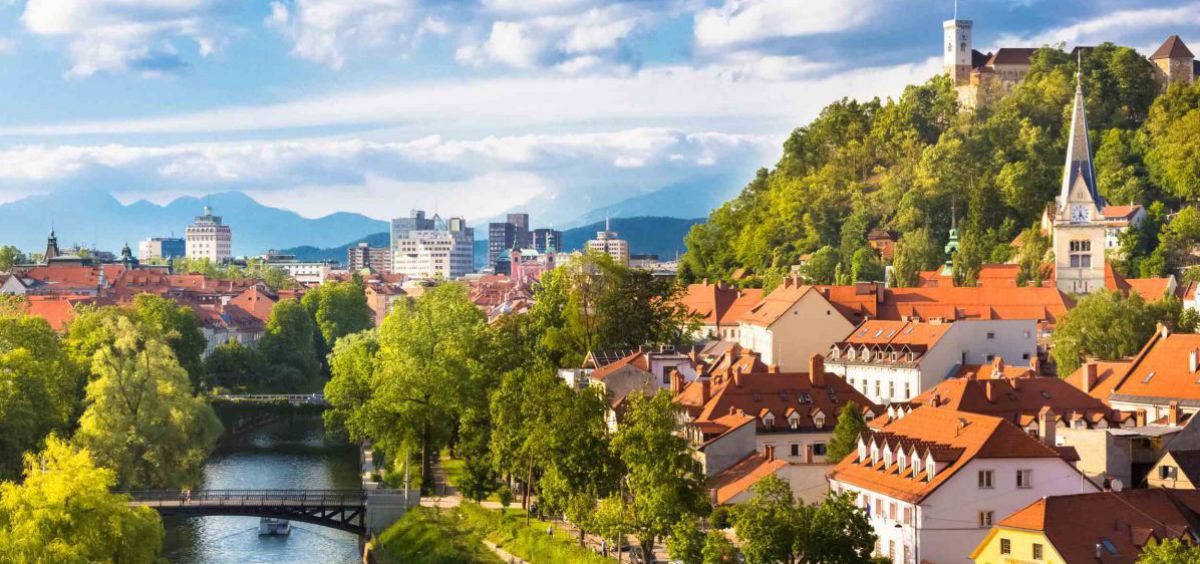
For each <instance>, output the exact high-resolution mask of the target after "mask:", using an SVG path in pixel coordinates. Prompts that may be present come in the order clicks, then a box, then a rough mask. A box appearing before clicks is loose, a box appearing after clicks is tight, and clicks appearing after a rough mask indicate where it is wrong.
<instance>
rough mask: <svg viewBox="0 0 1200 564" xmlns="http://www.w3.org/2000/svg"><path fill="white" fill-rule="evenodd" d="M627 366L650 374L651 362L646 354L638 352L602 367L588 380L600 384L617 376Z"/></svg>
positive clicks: (589, 376) (593, 372) (590, 375)
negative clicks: (610, 377) (608, 378)
mask: <svg viewBox="0 0 1200 564" xmlns="http://www.w3.org/2000/svg"><path fill="white" fill-rule="evenodd" d="M627 366H630V367H633V368H636V369H638V370H641V371H642V372H645V373H647V374H649V373H650V360H649V359H648V358H646V353H644V352H641V351H637V352H634V353H631V354H629V355H627V356H625V357H624V358H622V359H620V360H618V361H616V362H610V363H608V364H606V365H604V366H601V367H600V368H597V369H595V370H593V371H592V373H591V374H589V375H588V378H591V379H593V380H596V381H599V382H603V381H604V379H605V378H607V377H609V376H610V375H612V374H615V373H616V372H618V371H620V370H621V369H622V368H625V367H627Z"/></svg>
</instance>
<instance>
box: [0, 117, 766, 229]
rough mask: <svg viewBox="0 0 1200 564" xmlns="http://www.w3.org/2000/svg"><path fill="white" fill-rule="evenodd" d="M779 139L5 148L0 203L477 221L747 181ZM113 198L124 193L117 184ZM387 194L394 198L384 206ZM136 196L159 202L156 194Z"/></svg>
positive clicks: (604, 135) (605, 136)
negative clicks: (421, 211)
mask: <svg viewBox="0 0 1200 564" xmlns="http://www.w3.org/2000/svg"><path fill="white" fill-rule="evenodd" d="M778 141H779V140H778V139H775V138H767V137H762V136H754V135H740V134H728V133H721V132H697V133H688V132H685V131H680V130H674V129H664V128H638V129H629V130H619V131H611V132H600V133H567V134H541V135H515V136H488V137H483V138H479V139H466V140H452V139H445V138H442V137H440V136H426V137H421V138H416V139H411V140H406V141H369V140H365V139H361V138H327V137H321V138H301V139H292V140H280V141H236V142H234V141H230V142H214V143H189V144H177V145H165V146H146V145H122V144H105V145H58V146H52V145H26V146H18V147H11V148H8V149H2V150H0V193H4V192H6V191H8V190H10V189H14V190H15V189H17V188H22V189H23V188H25V187H28V186H29V185H56V184H59V183H62V182H67V183H87V184H93V183H94V182H104V180H97V179H102V178H110V179H111V178H112V177H114V176H115V177H118V178H137V179H138V180H139V182H140V183H141V184H142V185H146V186H156V185H162V186H169V187H170V190H171V192H169V194H171V195H177V194H179V193H200V192H203V191H220V190H228V189H240V190H246V191H249V192H252V193H253V194H254V195H255V196H256V197H261V199H262V200H263V201H265V202H267V203H278V204H279V205H281V206H283V207H287V208H290V209H296V210H297V211H302V212H307V211H312V212H314V213H315V212H317V211H321V210H323V212H322V213H316V214H315V215H324V214H325V213H328V212H329V211H330V210H332V209H339V210H353V211H359V212H362V213H366V214H368V215H372V216H377V217H386V216H387V215H388V214H397V213H403V212H404V211H405V210H406V209H407V208H408V207H410V206H411V205H413V202H414V201H422V202H423V200H422V199H423V198H427V197H430V195H433V196H437V197H441V198H443V200H442V201H443V202H445V203H450V202H454V203H455V205H456V206H458V207H459V208H460V211H459V212H458V213H464V214H466V215H469V216H470V217H473V218H479V217H486V216H489V215H492V214H494V213H498V212H499V211H502V210H503V209H507V208H508V207H511V206H513V205H517V204H520V203H522V202H524V201H526V200H528V199H530V198H533V197H535V196H540V195H543V194H544V193H546V191H547V190H548V188H549V187H555V189H556V190H563V191H565V192H567V193H571V194H573V196H575V197H577V199H580V198H584V197H589V198H592V199H600V200H612V201H616V200H617V199H620V198H621V197H622V196H624V197H628V195H629V194H631V193H632V192H631V190H632V189H633V188H631V187H632V186H635V185H644V184H646V183H650V184H651V185H656V186H663V185H668V184H672V183H675V182H678V181H680V180H682V179H686V178H689V177H692V176H694V175H695V174H696V171H695V170H694V169H693V167H691V166H689V165H688V164H687V161H692V162H702V161H711V162H716V163H720V164H721V165H723V166H727V167H731V169H733V170H737V169H739V168H745V169H746V170H747V172H748V171H749V170H752V169H753V168H754V167H756V166H759V165H760V164H761V163H762V162H764V161H766V160H768V158H767V157H766V155H767V154H770V153H773V152H774V151H776V150H777V149H776V147H777V145H778ZM108 181H109V182H111V180H108ZM10 187H11V188H10ZM297 187H299V188H297ZM113 188H114V189H117V190H122V189H124V190H128V188H126V187H125V186H123V185H122V183H121V182H120V181H118V182H116V183H115V185H114V186H113ZM357 189H361V190H364V192H361V193H358V192H355V190H357ZM297 190H299V192H297ZM422 190H427V192H424V193H423V192H422ZM385 192H387V193H391V194H392V197H390V198H385V197H382V196H381V194H384V193H385ZM126 195H127V196H128V195H129V194H126ZM136 195H138V196H141V197H148V198H149V199H156V198H154V194H153V193H151V194H146V193H136ZM468 202H469V205H468ZM610 203H611V202H610ZM582 211H586V210H580V213H581V212H582Z"/></svg>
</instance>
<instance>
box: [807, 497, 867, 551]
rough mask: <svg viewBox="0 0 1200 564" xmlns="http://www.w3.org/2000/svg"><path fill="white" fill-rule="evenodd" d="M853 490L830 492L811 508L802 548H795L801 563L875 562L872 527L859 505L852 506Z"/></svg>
mask: <svg viewBox="0 0 1200 564" xmlns="http://www.w3.org/2000/svg"><path fill="white" fill-rule="evenodd" d="M854 496H855V494H854V493H852V492H842V493H835V492H829V495H827V496H826V497H825V500H824V501H822V502H821V504H820V505H818V506H816V507H815V508H814V509H813V511H812V516H811V518H810V524H809V526H808V529H807V532H808V534H807V535H805V536H804V537H798V538H803V539H804V541H805V542H804V545H803V550H800V551H797V556H798V557H799V558H800V560H801V561H802V562H830V563H836V564H869V563H871V562H874V560H873V559H872V558H871V553H872V552H873V551H874V550H875V540H876V538H877V537H876V536H875V529H874V527H873V526H872V525H871V522H870V520H869V519H868V518H867V514H866V512H865V511H863V510H862V508H860V507H857V506H855V505H854Z"/></svg>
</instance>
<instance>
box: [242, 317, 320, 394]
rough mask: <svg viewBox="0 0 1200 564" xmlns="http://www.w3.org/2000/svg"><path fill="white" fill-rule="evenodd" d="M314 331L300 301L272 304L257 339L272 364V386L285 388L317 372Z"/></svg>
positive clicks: (265, 357)
mask: <svg viewBox="0 0 1200 564" xmlns="http://www.w3.org/2000/svg"><path fill="white" fill-rule="evenodd" d="M316 335H317V333H316V326H315V325H314V323H313V319H312V316H311V315H309V313H308V311H307V310H306V309H305V308H304V306H303V305H302V304H301V303H300V302H297V301H295V300H280V301H279V303H277V304H275V306H274V307H272V308H271V317H270V319H268V320H267V330H266V332H265V333H263V336H262V338H261V339H259V342H258V350H259V352H261V353H262V355H263V358H264V359H265V360H266V361H267V364H268V366H270V367H271V374H270V384H271V386H273V387H274V388H276V389H280V390H286V389H287V388H288V387H289V386H294V385H295V384H297V383H299V382H300V381H303V380H306V379H309V378H315V377H316V376H318V375H319V374H320V371H321V363H320V361H319V360H318V359H317V352H316V346H315V342H316V341H315V339H316V338H317V337H316Z"/></svg>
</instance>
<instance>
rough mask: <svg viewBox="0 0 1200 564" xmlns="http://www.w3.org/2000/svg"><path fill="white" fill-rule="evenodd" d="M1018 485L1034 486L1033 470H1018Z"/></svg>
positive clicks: (1021, 486) (1024, 486) (1019, 486)
mask: <svg viewBox="0 0 1200 564" xmlns="http://www.w3.org/2000/svg"><path fill="white" fill-rule="evenodd" d="M1017 487H1018V488H1032V487H1033V470H1017Z"/></svg>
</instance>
